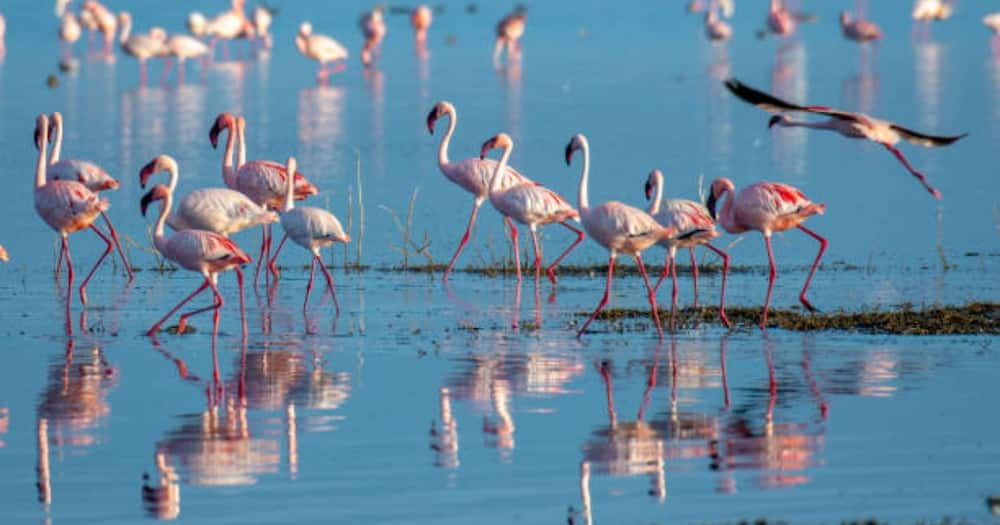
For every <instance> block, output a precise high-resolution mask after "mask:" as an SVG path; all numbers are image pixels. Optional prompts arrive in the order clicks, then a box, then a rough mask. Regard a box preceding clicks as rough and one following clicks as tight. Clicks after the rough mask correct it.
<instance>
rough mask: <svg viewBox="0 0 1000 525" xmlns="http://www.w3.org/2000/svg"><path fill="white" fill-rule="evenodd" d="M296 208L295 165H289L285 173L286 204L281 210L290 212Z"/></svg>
mask: <svg viewBox="0 0 1000 525" xmlns="http://www.w3.org/2000/svg"><path fill="white" fill-rule="evenodd" d="M293 208H295V166H288V169H286V173H285V205H284V206H282V208H281V211H283V212H284V213H288V212H290V211H292V209H293Z"/></svg>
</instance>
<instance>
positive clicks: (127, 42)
mask: <svg viewBox="0 0 1000 525" xmlns="http://www.w3.org/2000/svg"><path fill="white" fill-rule="evenodd" d="M118 23H119V24H121V26H122V32H121V35H120V36H119V37H118V44H119V45H120V46H121V48H122V51H124V52H125V54H127V55H130V56H132V57H133V58H135V59H136V60H138V61H139V83H140V84H145V83H146V61H147V60H149V59H150V58H153V57H156V56H160V55H162V54H163V49H164V45H163V41H161V40H159V36H151V35H143V34H135V35H130V33H131V31H132V15H130V14H128V13H125V12H122V13H119V14H118Z"/></svg>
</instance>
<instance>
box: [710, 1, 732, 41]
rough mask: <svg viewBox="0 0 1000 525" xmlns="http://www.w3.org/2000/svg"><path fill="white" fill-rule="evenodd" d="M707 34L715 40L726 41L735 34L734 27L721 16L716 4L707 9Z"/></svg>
mask: <svg viewBox="0 0 1000 525" xmlns="http://www.w3.org/2000/svg"><path fill="white" fill-rule="evenodd" d="M705 36H707V37H708V39H709V40H713V41H725V40H729V38H730V37H731V36H733V28H732V27H730V26H729V24H727V23H725V22H723V21H722V20H721V19H720V18H719V15H718V14H716V10H715V8H714V6H713V7H710V8H709V9H708V11H705Z"/></svg>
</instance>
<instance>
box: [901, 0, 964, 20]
mask: <svg viewBox="0 0 1000 525" xmlns="http://www.w3.org/2000/svg"><path fill="white" fill-rule="evenodd" d="M954 9H955V6H954V5H952V2H949V1H946V0H916V2H914V3H913V11H912V12H911V16H912V17H913V19H914V20H918V21H923V22H931V21H933V20H946V19H948V18H950V17H951V13H952V11H953V10H954Z"/></svg>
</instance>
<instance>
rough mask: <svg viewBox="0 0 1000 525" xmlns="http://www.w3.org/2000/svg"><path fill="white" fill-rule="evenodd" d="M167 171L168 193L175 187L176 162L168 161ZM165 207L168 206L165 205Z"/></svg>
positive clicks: (176, 175) (176, 176) (172, 191)
mask: <svg viewBox="0 0 1000 525" xmlns="http://www.w3.org/2000/svg"><path fill="white" fill-rule="evenodd" d="M167 173H169V174H170V185H169V186H167V187H168V188H170V193H171V194H173V193H174V190H176V189H177V178H178V175H179V173H178V170H177V163H176V162H173V161H170V162H168V163H167ZM167 208H170V207H169V206H167Z"/></svg>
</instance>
